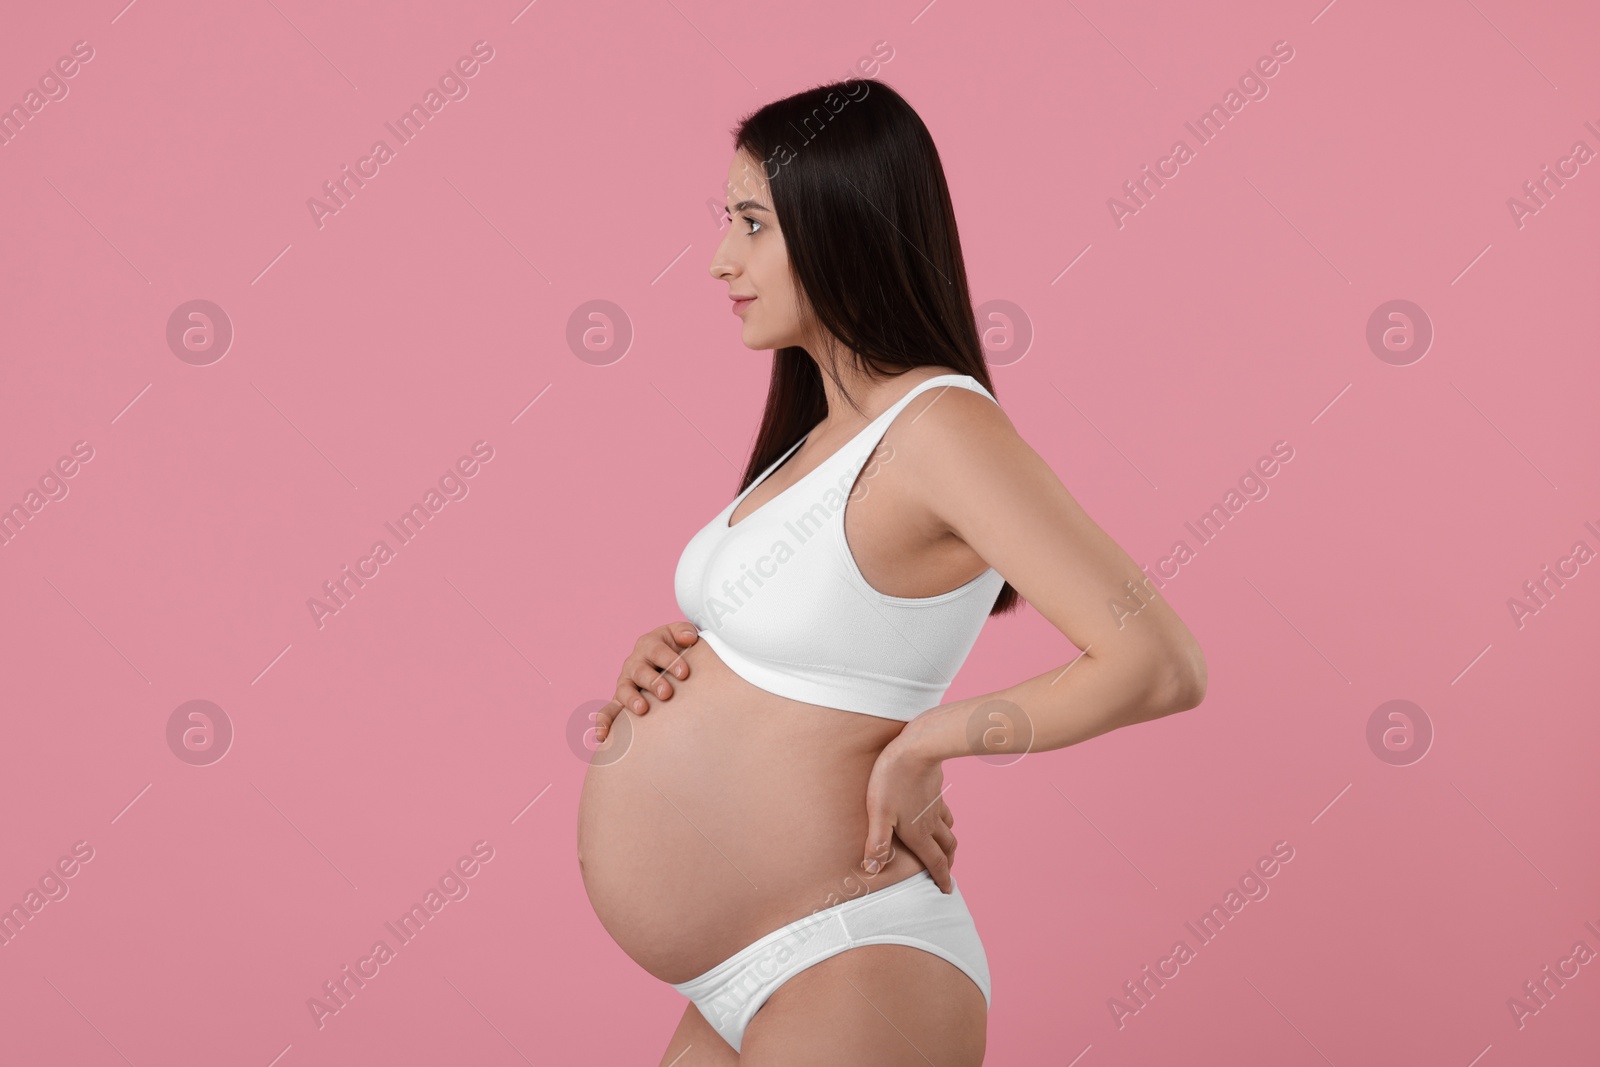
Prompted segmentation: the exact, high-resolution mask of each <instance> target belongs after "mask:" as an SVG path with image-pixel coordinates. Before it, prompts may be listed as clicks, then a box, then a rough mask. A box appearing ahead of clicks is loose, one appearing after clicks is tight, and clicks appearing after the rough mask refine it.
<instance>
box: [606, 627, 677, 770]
mask: <svg viewBox="0 0 1600 1067" xmlns="http://www.w3.org/2000/svg"><path fill="white" fill-rule="evenodd" d="M698 640H700V631H699V630H697V629H696V628H695V627H694V626H693V625H691V624H690V623H687V622H670V623H667V624H666V625H664V626H657V627H656V628H655V629H654V630H651V631H649V632H648V633H646V634H644V635H643V636H642V637H640V638H639V640H638V641H635V642H634V645H633V652H632V653H631V654H630V655H629V656H628V658H627V659H625V660H623V661H622V673H621V674H619V675H618V676H617V691H616V694H615V695H614V696H613V697H612V698H611V702H610V703H609V704H607V705H606V706H605V707H603V708H601V709H600V710H599V711H598V712H596V713H595V720H594V723H595V726H594V736H595V740H596V741H604V740H605V739H606V735H607V734H608V733H610V732H611V723H612V721H613V720H614V719H616V717H617V716H618V715H620V714H622V710H623V709H624V708H627V709H628V710H630V711H632V712H633V713H634V714H636V715H643V714H645V713H647V712H648V711H649V710H650V702H649V701H648V700H647V699H645V695H644V694H645V693H650V694H651V695H653V696H655V697H656V698H657V699H658V700H668V699H670V698H671V697H672V683H671V682H669V681H667V679H666V675H667V674H671V675H672V676H674V677H675V678H677V679H679V680H680V681H681V680H683V679H684V678H687V677H689V664H688V663H687V662H686V661H685V660H684V658H683V650H684V649H686V648H688V647H689V646H690V645H692V644H694V643H695V642H696V641H698ZM663 672H665V673H663Z"/></svg>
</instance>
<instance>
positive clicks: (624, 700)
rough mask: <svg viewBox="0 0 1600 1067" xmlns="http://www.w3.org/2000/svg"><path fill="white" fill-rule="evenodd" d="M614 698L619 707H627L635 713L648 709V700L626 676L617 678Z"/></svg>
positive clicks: (639, 713)
mask: <svg viewBox="0 0 1600 1067" xmlns="http://www.w3.org/2000/svg"><path fill="white" fill-rule="evenodd" d="M615 699H616V701H617V705H618V706H619V707H624V708H627V709H628V710H629V711H631V712H633V713H634V714H635V715H643V714H644V713H645V712H647V711H649V710H650V702H649V701H648V700H646V699H645V698H644V697H643V696H641V695H640V694H639V690H638V689H637V688H636V687H635V686H634V685H633V683H632V682H630V681H628V680H627V679H626V678H621V679H618V681H617V695H616V697H615Z"/></svg>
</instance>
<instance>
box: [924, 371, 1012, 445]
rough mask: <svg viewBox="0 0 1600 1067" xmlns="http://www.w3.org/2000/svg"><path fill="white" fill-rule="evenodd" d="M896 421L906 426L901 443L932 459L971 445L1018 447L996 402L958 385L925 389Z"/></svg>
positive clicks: (1008, 419)
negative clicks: (1009, 442) (1011, 443)
mask: <svg viewBox="0 0 1600 1067" xmlns="http://www.w3.org/2000/svg"><path fill="white" fill-rule="evenodd" d="M979 384H980V385H981V384H982V383H979ZM897 421H899V422H903V423H904V424H905V426H904V433H903V435H901V439H902V440H903V441H904V442H905V444H906V445H907V446H908V447H909V448H912V449H914V450H919V451H920V450H924V449H925V450H928V451H929V452H930V453H931V454H934V455H939V454H943V453H947V452H948V451H950V450H951V449H960V448H962V447H963V446H971V445H974V444H980V445H985V446H987V447H993V446H996V445H999V444H1000V443H1001V442H1002V441H1006V440H1016V441H1017V442H1018V443H1020V438H1017V431H1016V428H1015V427H1014V426H1013V425H1012V423H1011V419H1010V418H1009V417H1008V416H1007V415H1006V413H1005V411H1004V410H1003V409H1002V408H1001V407H1000V405H999V403H998V402H997V401H995V400H991V399H989V397H988V396H987V395H985V394H984V393H980V392H978V391H977V390H976V389H973V388H970V386H967V385H963V384H958V383H950V384H939V385H933V386H930V387H928V388H927V389H924V390H923V391H922V392H920V393H918V394H917V395H916V396H914V397H912V398H911V402H910V403H908V404H907V405H906V408H905V411H904V412H903V414H902V417H901V418H900V419H898V420H897Z"/></svg>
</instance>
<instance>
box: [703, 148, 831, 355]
mask: <svg viewBox="0 0 1600 1067" xmlns="http://www.w3.org/2000/svg"><path fill="white" fill-rule="evenodd" d="M727 189H728V201H727V204H726V205H725V206H726V208H727V210H728V212H729V214H730V216H731V217H732V225H730V226H729V227H728V232H727V233H726V234H724V235H723V238H722V243H721V244H719V245H717V250H716V254H715V255H714V256H713V257H712V259H711V276H712V277H713V278H716V279H718V280H719V281H724V282H727V283H728V294H729V295H730V296H735V297H753V298H754V299H752V300H749V301H748V302H741V303H733V302H732V301H730V302H729V307H730V308H731V309H733V311H734V313H735V314H737V315H738V316H739V317H740V318H741V319H743V320H744V325H743V327H742V328H741V332H740V340H742V341H743V342H744V345H745V347H746V348H753V349H768V348H771V349H778V348H785V347H788V346H791V345H798V346H800V347H804V348H807V350H808V351H809V346H808V345H806V343H805V341H804V340H803V330H802V328H801V324H800V300H799V286H797V285H796V284H795V281H794V277H793V275H792V274H791V273H790V268H789V252H788V250H787V249H786V248H785V247H784V243H783V233H782V232H781V231H780V230H779V229H778V216H777V214H776V213H775V212H774V211H773V208H772V192H771V188H770V187H769V186H768V184H767V175H766V170H765V168H764V167H763V166H762V164H761V162H760V161H759V160H757V159H756V158H755V157H754V156H751V155H748V154H746V153H744V152H737V153H735V154H734V157H733V162H732V163H730V164H729V165H728V184H727Z"/></svg>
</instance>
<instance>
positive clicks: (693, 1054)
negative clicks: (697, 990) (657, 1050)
mask: <svg viewBox="0 0 1600 1067" xmlns="http://www.w3.org/2000/svg"><path fill="white" fill-rule="evenodd" d="M738 1064H739V1054H738V1053H737V1052H735V1051H733V1046H732V1045H730V1044H728V1042H727V1041H725V1040H724V1039H723V1037H722V1035H721V1034H719V1033H717V1032H716V1031H715V1030H713V1029H712V1028H711V1024H710V1023H708V1022H706V1017H705V1016H704V1015H701V1014H700V1009H699V1008H697V1007H695V1006H694V1005H693V1004H692V1003H691V1004H690V1005H689V1006H688V1007H687V1008H685V1009H684V1012H683V1018H681V1019H679V1020H678V1029H677V1030H675V1031H674V1032H673V1034H672V1040H671V1041H668V1042H667V1051H665V1052H663V1053H662V1054H661V1065H660V1067H738Z"/></svg>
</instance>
